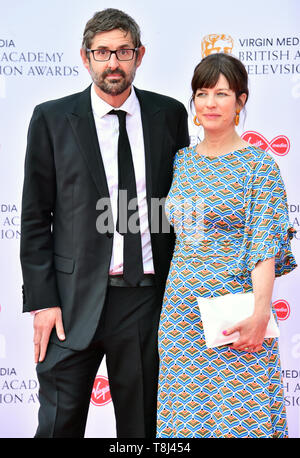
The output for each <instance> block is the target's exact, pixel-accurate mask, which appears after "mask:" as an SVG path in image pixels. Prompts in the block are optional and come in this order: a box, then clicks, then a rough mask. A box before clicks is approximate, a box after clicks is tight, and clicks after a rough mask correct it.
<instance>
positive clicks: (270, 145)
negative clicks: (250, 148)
mask: <svg viewBox="0 0 300 458" xmlns="http://www.w3.org/2000/svg"><path fill="white" fill-rule="evenodd" d="M241 137H242V138H243V139H244V140H245V141H246V142H248V143H251V145H254V146H257V147H258V148H261V149H263V150H264V151H268V150H271V151H272V152H273V153H274V154H276V155H277V156H285V155H286V154H287V153H288V152H289V151H290V141H289V139H288V138H287V137H286V136H285V135H277V137H274V138H273V140H271V141H270V142H269V141H268V140H267V139H266V138H265V137H264V136H263V135H262V134H260V133H258V132H255V131H254V130H247V131H246V132H244V133H243V134H242V136H241Z"/></svg>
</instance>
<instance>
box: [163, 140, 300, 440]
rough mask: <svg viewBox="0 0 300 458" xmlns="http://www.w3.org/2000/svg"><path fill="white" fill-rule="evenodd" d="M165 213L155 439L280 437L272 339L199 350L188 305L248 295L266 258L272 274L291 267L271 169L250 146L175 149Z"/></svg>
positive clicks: (197, 323) (282, 206) (280, 189)
mask: <svg viewBox="0 0 300 458" xmlns="http://www.w3.org/2000/svg"><path fill="white" fill-rule="evenodd" d="M166 213H167V216H168V218H169V221H170V223H171V224H172V225H173V226H174V229H175V231H176V245H175V251H174V255H173V259H172V263H171V267H170V272H169V276H168V279H167V284H166V292H165V297H164V301H163V307H162V312H161V320H160V327H159V354H160V373H159V390H158V417H157V437H160V438H162V437H238V438H240V437H242V438H244V437H251V438H259V437H287V423H286V412H285V406H284V393H283V386H282V380H281V368H280V358H279V350H278V339H266V340H265V341H264V343H263V348H262V350H260V351H259V352H255V353H249V352H245V351H237V350H234V349H230V348H229V347H228V346H222V347H218V348H213V349H208V348H207V347H206V344H205V336H204V333H203V327H202V321H201V315H200V311H199V308H198V305H197V296H205V297H214V296H219V295H224V294H227V293H238V292H243V291H244V292H246V291H252V282H251V270H252V269H253V268H254V267H255V265H256V263H257V262H258V261H259V260H264V259H267V258H271V257H273V256H275V259H276V264H275V273H276V276H280V275H283V274H286V273H288V272H290V271H291V270H293V269H294V268H295V267H296V262H295V259H294V257H293V255H292V252H291V248H290V240H291V238H292V237H293V230H292V229H291V228H290V227H289V221H288V212H287V202H286V194H285V189H284V185H283V182H282V179H281V177H280V172H279V169H278V166H277V165H276V163H275V162H274V160H273V158H272V157H271V156H270V155H268V154H267V153H265V152H264V151H262V150H260V149H259V148H256V147H247V148H244V149H241V150H238V151H234V152H232V153H229V154H225V155H223V156H219V157H215V158H211V157H207V156H203V155H198V154H197V152H196V150H195V148H191V147H189V148H184V149H183V150H180V151H178V153H177V154H176V157H175V162H174V177H173V183H172V186H171V189H170V192H169V195H168V198H167V201H166ZM273 313H275V312H274V311H273Z"/></svg>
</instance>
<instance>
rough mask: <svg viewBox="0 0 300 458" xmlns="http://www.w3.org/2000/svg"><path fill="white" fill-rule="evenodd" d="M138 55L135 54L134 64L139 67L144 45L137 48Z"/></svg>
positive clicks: (143, 53) (144, 49) (144, 50)
mask: <svg viewBox="0 0 300 458" xmlns="http://www.w3.org/2000/svg"><path fill="white" fill-rule="evenodd" d="M137 52H138V56H137V60H136V66H137V67H139V66H140V65H141V63H142V60H143V57H144V55H145V52H146V48H145V46H141V47H140V48H139V49H138V51H137Z"/></svg>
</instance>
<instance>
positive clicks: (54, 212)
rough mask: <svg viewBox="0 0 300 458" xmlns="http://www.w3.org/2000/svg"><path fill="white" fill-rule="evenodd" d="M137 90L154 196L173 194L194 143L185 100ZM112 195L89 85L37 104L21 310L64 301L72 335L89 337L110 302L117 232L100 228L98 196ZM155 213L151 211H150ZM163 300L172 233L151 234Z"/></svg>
mask: <svg viewBox="0 0 300 458" xmlns="http://www.w3.org/2000/svg"><path fill="white" fill-rule="evenodd" d="M135 90H136V94H137V97H138V99H139V102H140V105H141V113H142V124H143V134H144V144H145V159H146V161H145V162H146V190H147V200H148V207H149V209H150V208H151V204H150V199H151V198H153V197H156V198H163V197H165V196H166V195H167V193H168V191H169V188H170V185H171V182H172V169H173V157H174V153H175V152H176V151H177V150H178V149H180V148H182V147H184V146H187V145H188V144H189V136H188V128H187V113H186V110H185V108H184V106H183V105H182V104H181V103H180V102H178V101H176V100H174V99H172V98H170V97H166V96H162V95H159V94H156V93H152V92H148V91H142V90H138V89H135ZM103 197H107V198H109V191H108V186H107V181H106V176H105V170H104V166H103V162H102V158H101V152H100V149H99V142H98V138H97V133H96V127H95V122H94V117H93V113H92V109H91V100H90V87H88V88H87V89H86V90H85V91H83V92H80V93H77V94H73V95H70V96H67V97H64V98H62V99H58V100H54V101H49V102H46V103H43V104H41V105H38V106H37V107H36V108H35V110H34V112H33V116H32V119H31V122H30V126H29V131H28V143H27V151H26V159H25V178H24V188H23V198H22V216H21V265H22V271H23V280H24V285H23V303H24V307H23V311H24V312H28V311H32V310H37V309H41V308H46V307H53V306H60V307H61V308H62V313H63V323H64V328H65V333H66V340H65V341H64V342H59V341H58V339H57V337H56V333H55V332H53V333H52V337H51V338H52V340H54V341H56V342H57V343H59V344H60V345H63V346H66V347H69V348H72V349H78V350H79V349H83V348H85V347H87V345H88V344H89V343H90V341H91V339H92V337H93V335H94V332H95V329H96V327H97V324H98V322H99V318H100V314H101V310H102V307H103V304H104V300H105V295H106V289H107V280H108V273H109V266H110V260H111V254H112V242H113V238H112V235H111V234H110V233H109V232H107V233H104V234H100V233H99V232H98V231H97V229H96V220H97V217H98V216H99V210H97V209H96V204H97V201H98V200H99V199H100V198H103ZM149 219H151V214H150V216H149ZM151 243H152V251H153V261H154V268H155V273H156V280H157V304H158V307H159V306H160V305H161V300H162V297H163V291H164V286H165V281H166V277H167V274H168V270H169V264H170V260H171V257H172V253H173V247H174V234H173V233H172V232H171V233H162V232H161V231H160V232H159V233H153V234H151Z"/></svg>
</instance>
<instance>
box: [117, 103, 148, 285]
mask: <svg viewBox="0 0 300 458" xmlns="http://www.w3.org/2000/svg"><path fill="white" fill-rule="evenodd" d="M109 114H115V115H117V116H118V119H119V140H118V174H119V184H118V219H117V225H116V229H117V231H118V232H119V233H120V234H122V235H123V240H124V252H123V277H124V280H125V281H126V282H127V283H129V284H130V285H131V286H137V285H138V284H139V282H140V280H141V279H142V278H143V274H144V270H143V258H142V241H141V232H140V227H139V226H140V222H139V218H138V213H137V212H138V204H137V191H136V181H135V174H134V167H133V160H132V154H131V148H130V143H129V139H128V134H127V130H126V112H125V111H123V110H112V111H110V112H109Z"/></svg>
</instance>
